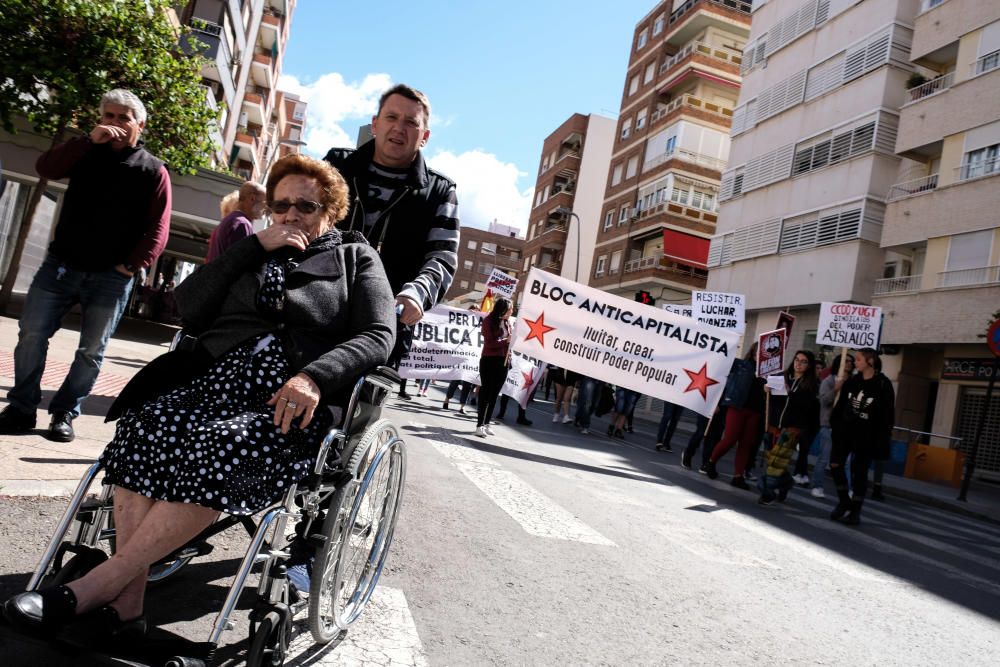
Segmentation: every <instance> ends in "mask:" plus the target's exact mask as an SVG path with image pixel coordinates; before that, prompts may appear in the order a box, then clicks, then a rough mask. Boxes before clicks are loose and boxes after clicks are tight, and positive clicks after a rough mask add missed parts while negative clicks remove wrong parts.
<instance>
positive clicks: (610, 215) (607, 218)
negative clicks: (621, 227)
mask: <svg viewBox="0 0 1000 667" xmlns="http://www.w3.org/2000/svg"><path fill="white" fill-rule="evenodd" d="M614 224H615V212H614V211H608V212H607V213H605V214H604V231H608V230H609V229H611V227H612V226H613V225H614Z"/></svg>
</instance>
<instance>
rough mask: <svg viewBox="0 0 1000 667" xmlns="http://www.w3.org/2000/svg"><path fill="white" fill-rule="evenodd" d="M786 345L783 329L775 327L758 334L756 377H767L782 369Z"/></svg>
mask: <svg viewBox="0 0 1000 667" xmlns="http://www.w3.org/2000/svg"><path fill="white" fill-rule="evenodd" d="M787 345H788V341H787V340H786V339H785V330H784V329H775V330H774V331H768V332H767V333H762V334H761V335H760V337H759V338H758V339H757V377H762V378H763V377H767V376H768V375H772V374H774V373H780V372H781V371H782V370H783V369H784V367H785V347H786V346H787Z"/></svg>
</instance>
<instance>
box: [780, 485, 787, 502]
mask: <svg viewBox="0 0 1000 667" xmlns="http://www.w3.org/2000/svg"><path fill="white" fill-rule="evenodd" d="M787 498H788V489H784V488H782V489H778V502H779V503H783V502H785V500H786V499H787Z"/></svg>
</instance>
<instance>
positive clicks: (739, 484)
mask: <svg viewBox="0 0 1000 667" xmlns="http://www.w3.org/2000/svg"><path fill="white" fill-rule="evenodd" d="M729 486H735V487H736V488H737V489H743V490H744V491H749V490H750V485H749V484H747V481H746V480H745V479H743V476H742V475H734V476H733V478H732V479H731V480H729Z"/></svg>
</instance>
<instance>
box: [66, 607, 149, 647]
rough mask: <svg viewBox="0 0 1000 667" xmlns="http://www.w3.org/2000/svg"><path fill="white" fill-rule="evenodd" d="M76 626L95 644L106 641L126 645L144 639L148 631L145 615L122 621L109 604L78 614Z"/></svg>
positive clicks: (116, 611)
mask: <svg viewBox="0 0 1000 667" xmlns="http://www.w3.org/2000/svg"><path fill="white" fill-rule="evenodd" d="M77 626H78V627H79V628H80V629H81V630H84V631H85V633H86V635H87V637H88V639H89V640H90V641H96V642H104V641H108V640H114V641H116V642H126V643H134V642H139V641H141V640H143V639H145V637H146V632H147V631H148V629H149V628H148V625H147V623H146V615H145V614H140V615H139V616H137V617H135V618H131V619H129V620H127V621H123V620H122V619H121V616H119V615H118V610H117V609H115V608H114V607H112V606H111V605H109V604H106V605H104V606H103V607H98V608H97V609H91V610H90V611H88V612H86V613H84V614H80V621H79V623H78V624H77Z"/></svg>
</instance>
